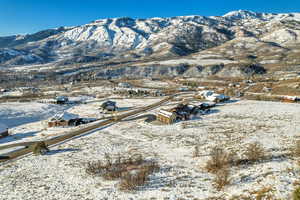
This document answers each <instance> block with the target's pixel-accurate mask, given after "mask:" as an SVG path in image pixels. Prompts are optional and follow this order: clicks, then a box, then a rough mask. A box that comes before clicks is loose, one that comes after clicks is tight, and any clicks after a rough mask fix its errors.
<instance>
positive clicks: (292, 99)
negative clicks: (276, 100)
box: [282, 96, 300, 103]
mask: <svg viewBox="0 0 300 200" xmlns="http://www.w3.org/2000/svg"><path fill="white" fill-rule="evenodd" d="M299 100H300V98H298V97H296V96H283V97H282V102H286V103H296V102H297V101H299Z"/></svg>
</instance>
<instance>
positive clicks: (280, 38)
mask: <svg viewBox="0 0 300 200" xmlns="http://www.w3.org/2000/svg"><path fill="white" fill-rule="evenodd" d="M299 43H300V13H281V14H274V13H257V12H252V11H246V10H238V11H232V12H229V13H227V14H225V15H223V16H200V15H190V16H177V17H168V18H160V17H155V18H147V19H133V18H129V17H121V18H108V19H98V20H94V21H92V22H91V23H88V24H84V25H80V26H74V27H60V28H56V29H47V30H43V31H40V32H37V33H34V34H28V35H23V36H22V35H18V36H7V37H0V67H2V68H10V69H11V68H14V67H16V66H24V67H25V68H24V69H26V66H27V65H49V64H51V65H55V66H59V67H61V68H63V66H68V65H72V64H73V65H76V64H84V63H103V62H104V63H105V62H107V61H111V62H117V63H122V62H128V61H130V62H138V63H141V62H144V63H147V62H148V61H147V60H149V59H150V60H153V61H155V60H168V59H169V60H172V59H174V58H177V59H178V60H180V58H181V57H184V59H185V60H188V63H193V64H195V62H194V61H192V60H193V59H194V58H193V57H195V56H196V57H198V58H202V57H203V55H206V54H209V56H208V57H218V58H222V59H223V60H225V61H224V63H230V62H231V61H230V60H234V61H235V62H238V63H249V62H252V63H256V64H261V65H265V63H270V62H273V64H274V62H275V61H274V59H273V61H272V60H271V57H272V52H270V51H276V52H277V55H281V56H282V58H281V60H278V62H275V63H277V64H280V63H281V62H282V61H284V62H285V63H287V62H291V61H292V59H293V60H294V61H293V62H291V64H298V58H295V57H296V55H298V47H297V44H299ZM235 49H238V51H235ZM204 57H205V56H204ZM291 57H292V59H291ZM198 58H196V60H199V65H200V64H201V63H202V64H201V65H203V63H204V65H205V62H203V59H202V60H201V59H198ZM205 59H207V58H205ZM205 59H204V60H205ZM217 60H220V59H217ZM178 62H180V61H178ZM164 63H173V64H174V61H172V62H168V61H166V62H164ZM209 63H210V64H211V63H213V62H209ZM216 63H219V61H218V62H216ZM266 67H267V68H268V67H269V65H268V64H267V65H266Z"/></svg>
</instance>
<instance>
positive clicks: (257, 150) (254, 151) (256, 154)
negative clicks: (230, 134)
mask: <svg viewBox="0 0 300 200" xmlns="http://www.w3.org/2000/svg"><path fill="white" fill-rule="evenodd" d="M244 156H245V158H246V160H247V161H250V162H256V161H259V160H262V159H264V158H265V157H266V152H265V149H264V147H263V146H262V145H261V144H260V143H258V142H255V143H251V144H249V145H248V146H247V149H246V151H245V152H244Z"/></svg>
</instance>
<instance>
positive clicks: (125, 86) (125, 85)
mask: <svg viewBox="0 0 300 200" xmlns="http://www.w3.org/2000/svg"><path fill="white" fill-rule="evenodd" d="M118 87H120V88H131V87H132V86H131V84H130V83H119V84H118Z"/></svg>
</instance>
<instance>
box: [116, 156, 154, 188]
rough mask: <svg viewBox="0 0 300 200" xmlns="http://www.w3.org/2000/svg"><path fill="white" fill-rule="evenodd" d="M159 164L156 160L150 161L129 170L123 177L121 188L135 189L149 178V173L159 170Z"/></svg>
mask: <svg viewBox="0 0 300 200" xmlns="http://www.w3.org/2000/svg"><path fill="white" fill-rule="evenodd" d="M158 169H159V166H158V165H157V164H156V163H155V162H151V163H148V164H147V165H144V166H142V167H141V168H140V169H135V170H132V171H127V172H125V173H124V174H123V176H122V177H121V182H120V189H121V190H133V189H136V188H137V187H138V186H142V185H144V184H145V183H146V182H147V181H148V180H149V175H150V174H152V173H153V172H156V171H158Z"/></svg>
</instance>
